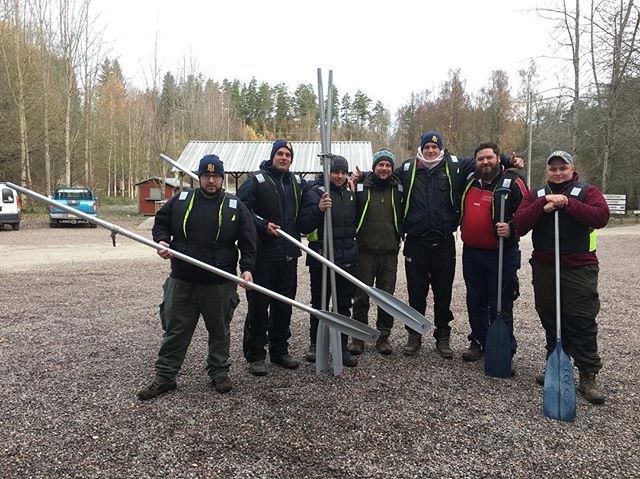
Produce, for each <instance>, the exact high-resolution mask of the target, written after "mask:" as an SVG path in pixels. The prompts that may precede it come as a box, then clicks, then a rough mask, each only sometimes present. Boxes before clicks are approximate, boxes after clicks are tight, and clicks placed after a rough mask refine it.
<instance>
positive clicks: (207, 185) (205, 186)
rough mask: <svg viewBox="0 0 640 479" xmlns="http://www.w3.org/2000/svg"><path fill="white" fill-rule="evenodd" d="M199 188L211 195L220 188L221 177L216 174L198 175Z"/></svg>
mask: <svg viewBox="0 0 640 479" xmlns="http://www.w3.org/2000/svg"><path fill="white" fill-rule="evenodd" d="M200 188H202V190H204V191H205V192H207V193H208V194H210V195H212V194H214V193H217V192H218V191H220V188H222V176H220V175H218V174H216V173H203V174H201V175H200Z"/></svg>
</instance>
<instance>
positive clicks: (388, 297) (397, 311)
mask: <svg viewBox="0 0 640 479" xmlns="http://www.w3.org/2000/svg"><path fill="white" fill-rule="evenodd" d="M365 293H367V294H368V295H369V297H370V298H371V300H372V301H373V302H374V303H376V304H377V305H378V306H380V308H382V309H383V310H384V311H386V312H387V313H389V314H390V315H391V316H393V319H395V320H397V321H400V322H401V323H402V324H404V325H405V326H407V327H408V328H411V329H413V330H414V331H415V332H417V333H420V334H424V333H426V332H427V330H428V329H429V328H430V327H431V323H430V322H429V320H428V319H427V318H425V317H424V316H423V315H422V314H420V313H418V312H417V311H416V310H415V309H413V308H412V307H411V306H409V305H408V304H405V303H403V302H402V301H400V300H399V299H398V298H396V297H395V296H394V295H392V294H389V293H387V292H386V291H382V290H381V289H378V288H374V287H369V288H367V289H366V290H365Z"/></svg>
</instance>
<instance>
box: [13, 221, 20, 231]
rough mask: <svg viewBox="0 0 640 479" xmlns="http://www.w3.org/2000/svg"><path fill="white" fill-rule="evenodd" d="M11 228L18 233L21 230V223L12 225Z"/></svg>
mask: <svg viewBox="0 0 640 479" xmlns="http://www.w3.org/2000/svg"><path fill="white" fill-rule="evenodd" d="M11 228H13V231H18V230H19V229H20V223H14V224H12V225H11Z"/></svg>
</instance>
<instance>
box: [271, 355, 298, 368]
mask: <svg viewBox="0 0 640 479" xmlns="http://www.w3.org/2000/svg"><path fill="white" fill-rule="evenodd" d="M271 362H272V363H273V364H277V365H278V366H282V367H283V368H285V369H298V366H300V362H299V361H298V360H297V359H293V358H292V357H291V356H289V355H288V354H283V355H282V356H279V357H277V358H274V357H272V358H271Z"/></svg>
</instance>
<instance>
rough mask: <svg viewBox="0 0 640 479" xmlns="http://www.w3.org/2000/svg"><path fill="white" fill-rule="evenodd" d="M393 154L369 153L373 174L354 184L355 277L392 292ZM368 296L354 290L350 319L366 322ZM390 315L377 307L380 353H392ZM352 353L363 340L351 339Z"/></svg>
mask: <svg viewBox="0 0 640 479" xmlns="http://www.w3.org/2000/svg"><path fill="white" fill-rule="evenodd" d="M394 163H395V156H394V155H393V153H391V152H390V151H389V150H386V149H382V150H379V151H377V152H376V153H375V154H374V155H373V174H370V175H368V176H367V177H366V178H365V179H364V180H363V181H362V182H360V183H357V184H356V188H355V189H356V192H355V193H356V208H357V215H356V239H357V242H358V251H359V254H358V264H357V276H358V278H359V279H360V280H361V281H362V282H364V283H366V284H368V285H369V286H373V285H374V283H375V286H376V287H377V288H379V289H381V290H383V291H386V292H388V293H391V294H393V292H394V290H395V287H396V271H397V269H398V251H399V248H400V238H401V237H402V192H401V191H399V188H398V187H399V185H400V179H399V178H398V177H396V176H395V175H394V174H393V168H394ZM368 313H369V297H368V296H367V294H366V293H365V292H364V291H362V290H361V289H358V290H357V291H356V296H355V301H354V304H353V318H354V319H356V320H357V321H360V322H362V323H365V324H367V322H368V317H367V316H368ZM392 327H393V317H392V316H391V315H390V314H389V313H387V312H386V311H383V310H382V309H380V308H378V317H377V321H376V328H377V329H378V331H380V337H379V338H378V341H377V342H376V349H377V350H378V352H379V353H380V354H384V355H388V354H391V353H392V348H391V345H390V344H389V335H390V334H391V328H392ZM349 350H350V351H351V353H352V354H356V355H358V354H362V353H363V352H364V341H361V340H359V339H352V340H351V344H350V346H349Z"/></svg>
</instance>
